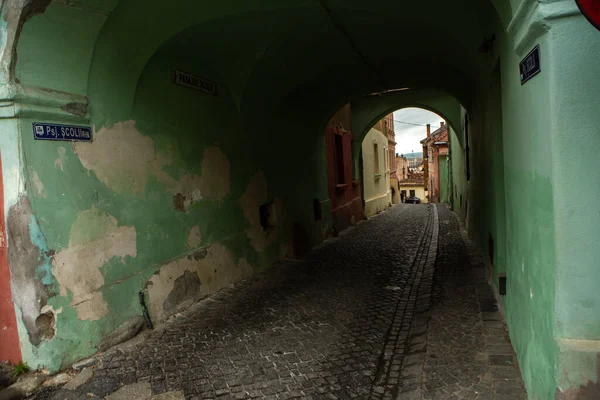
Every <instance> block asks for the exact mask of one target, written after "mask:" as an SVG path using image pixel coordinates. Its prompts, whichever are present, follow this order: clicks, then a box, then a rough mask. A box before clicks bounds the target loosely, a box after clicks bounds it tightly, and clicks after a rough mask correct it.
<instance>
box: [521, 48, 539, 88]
mask: <svg viewBox="0 0 600 400" xmlns="http://www.w3.org/2000/svg"><path fill="white" fill-rule="evenodd" d="M541 71H542V68H541V67H540V46H539V45H537V46H535V47H534V48H533V50H531V51H530V52H529V54H527V55H526V56H525V58H524V59H523V61H521V62H520V63H519V72H520V73H521V85H522V84H524V83H525V82H527V81H528V80H530V79H531V78H533V77H534V76H536V75H537V74H539V73H540V72H541Z"/></svg>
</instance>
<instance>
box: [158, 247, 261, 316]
mask: <svg viewBox="0 0 600 400" xmlns="http://www.w3.org/2000/svg"><path fill="white" fill-rule="evenodd" d="M198 253H200V252H198ZM196 254H197V253H194V254H190V255H188V256H186V257H183V258H180V259H178V260H176V261H173V262H170V263H168V264H166V265H164V266H163V267H162V268H161V269H160V271H158V272H157V273H156V274H155V275H154V276H152V277H151V278H150V280H149V281H148V285H147V287H148V295H149V300H150V312H151V314H152V318H156V319H159V320H160V319H164V318H165V317H167V316H168V315H166V313H165V310H164V308H163V307H164V304H165V300H166V299H167V297H168V296H169V294H170V293H171V292H172V291H173V289H174V287H175V281H176V280H177V279H178V278H179V277H181V276H183V275H184V274H185V273H186V271H189V272H191V273H196V274H197V275H198V279H199V280H200V283H201V286H200V291H199V293H197V296H196V297H197V298H195V299H185V300H187V301H190V303H193V302H194V301H197V300H199V299H201V298H203V297H206V296H208V295H211V294H213V293H215V292H217V291H219V290H221V289H223V288H224V287H226V286H227V285H229V284H231V283H233V282H237V281H239V280H241V279H243V278H245V277H247V276H250V275H251V274H252V267H251V266H250V264H249V263H248V262H247V261H246V260H245V259H243V258H242V259H240V260H239V262H238V263H237V264H236V263H235V262H234V261H233V258H232V256H231V253H230V252H229V250H227V248H226V247H225V246H223V245H221V244H214V245H212V246H210V247H209V248H208V249H207V250H206V251H205V252H204V254H202V255H201V256H198V257H196ZM190 305H191V304H190Z"/></svg>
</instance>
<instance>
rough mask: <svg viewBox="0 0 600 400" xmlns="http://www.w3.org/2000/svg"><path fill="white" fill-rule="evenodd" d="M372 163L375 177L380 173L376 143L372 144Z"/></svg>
mask: <svg viewBox="0 0 600 400" xmlns="http://www.w3.org/2000/svg"><path fill="white" fill-rule="evenodd" d="M373 161H374V163H375V175H379V174H380V173H381V172H380V171H379V145H378V144H377V143H373Z"/></svg>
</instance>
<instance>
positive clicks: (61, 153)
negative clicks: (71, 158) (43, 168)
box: [54, 146, 66, 172]
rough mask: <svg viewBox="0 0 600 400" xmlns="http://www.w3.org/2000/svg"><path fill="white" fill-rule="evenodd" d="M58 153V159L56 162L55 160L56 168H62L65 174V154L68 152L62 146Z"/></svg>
mask: <svg viewBox="0 0 600 400" xmlns="http://www.w3.org/2000/svg"><path fill="white" fill-rule="evenodd" d="M57 152H58V158H57V159H56V160H54V168H60V170H61V171H63V172H64V171H65V168H64V162H63V160H64V158H65V152H66V150H65V148H64V147H62V146H60V147H59V148H58V149H57Z"/></svg>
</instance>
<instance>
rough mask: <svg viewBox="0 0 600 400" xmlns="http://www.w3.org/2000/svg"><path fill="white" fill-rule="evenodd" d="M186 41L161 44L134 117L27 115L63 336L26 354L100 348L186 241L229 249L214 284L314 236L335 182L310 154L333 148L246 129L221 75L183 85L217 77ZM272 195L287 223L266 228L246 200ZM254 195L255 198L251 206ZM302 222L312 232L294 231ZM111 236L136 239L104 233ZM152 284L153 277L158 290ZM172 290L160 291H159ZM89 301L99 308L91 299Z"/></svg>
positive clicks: (35, 356) (57, 360)
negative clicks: (79, 125) (316, 205)
mask: <svg viewBox="0 0 600 400" xmlns="http://www.w3.org/2000/svg"><path fill="white" fill-rule="evenodd" d="M187 46H188V43H187V42H186V41H185V38H183V39H181V40H178V38H176V39H174V40H173V41H172V42H170V43H169V44H168V45H166V46H164V47H163V48H162V49H161V50H160V51H159V52H157V54H156V55H155V56H154V57H153V58H152V59H151V61H150V62H149V63H148V65H147V66H146V68H145V70H144V72H143V74H142V76H141V77H140V79H139V82H138V84H137V91H136V94H135V99H134V100H133V104H134V106H133V109H132V110H131V112H130V114H129V115H128V116H127V118H126V120H124V121H122V122H119V123H117V124H115V125H112V126H102V125H98V124H94V125H95V127H96V129H95V139H94V143H93V144H92V145H90V144H85V143H83V144H77V145H71V144H70V143H68V142H60V143H57V142H40V141H34V140H33V139H32V137H31V135H30V132H31V131H30V129H31V128H30V127H31V123H32V122H37V121H38V118H36V117H35V116H32V117H28V118H23V119H22V121H21V126H22V134H23V136H22V145H23V153H24V156H23V157H24V159H25V160H26V162H27V165H26V169H25V181H26V186H27V188H28V191H27V192H28V196H29V199H30V201H31V208H32V211H33V214H34V215H35V217H32V218H33V219H32V226H31V228H30V232H31V235H32V238H34V239H35V240H33V239H32V241H33V244H34V245H35V246H36V247H38V248H39V251H40V253H41V254H42V253H43V252H48V251H50V250H51V251H52V252H55V253H56V255H55V256H54V261H51V260H47V261H46V262H45V264H42V265H40V266H39V267H38V271H39V276H40V279H42V280H43V281H44V284H45V285H46V287H47V288H48V290H49V292H50V293H49V296H48V297H49V298H48V305H49V306H51V308H52V309H53V310H60V311H57V312H56V318H57V321H56V336H55V337H54V338H52V339H51V340H44V341H42V343H41V344H40V345H39V346H33V345H31V344H29V343H27V342H25V343H24V358H25V359H26V360H27V361H28V362H29V364H30V365H31V366H33V367H41V366H44V367H46V368H48V369H50V370H52V371H55V370H57V369H58V368H60V367H61V366H65V365H68V364H69V363H71V362H73V361H75V360H77V359H80V358H82V357H84V356H87V355H89V354H90V352H92V351H93V346H95V345H96V344H97V343H98V342H99V340H100V339H101V338H102V337H103V336H104V335H105V334H106V333H108V332H110V331H111V330H113V329H115V328H116V327H117V326H118V325H119V324H120V323H121V322H123V321H125V320H126V319H128V318H130V317H132V316H135V315H140V308H139V304H138V299H137V292H138V291H139V290H144V289H145V288H146V286H147V282H148V281H149V280H157V279H158V280H160V278H161V275H160V274H158V275H155V274H157V273H159V271H160V270H161V268H174V270H175V271H178V272H177V273H181V271H183V270H182V269H181V268H184V267H183V266H181V263H180V264H179V265H175V266H174V265H173V263H174V262H178V260H184V261H185V259H186V257H187V255H188V254H195V252H197V251H199V250H202V249H208V256H207V257H210V256H211V253H210V252H211V249H215V248H218V249H221V247H220V246H223V247H224V248H225V250H223V251H222V252H221V253H219V254H216V255H215V256H214V259H211V260H210V261H211V262H212V264H213V265H214V267H215V271H216V270H218V271H217V272H215V274H212V275H210V274H208V275H206V279H207V280H209V281H207V282H202V284H203V285H208V286H209V289H207V290H210V291H209V292H206V293H205V294H210V293H211V292H212V291H214V290H218V289H219V288H221V287H223V286H224V285H226V284H228V283H231V282H235V281H236V280H238V279H239V278H240V277H242V276H244V275H245V274H247V273H248V272H251V271H241V272H240V271H238V270H237V269H236V268H238V269H243V268H242V267H244V266H246V268H247V267H248V266H249V267H250V268H251V269H253V270H259V269H262V268H265V267H268V266H270V265H271V264H272V263H273V262H275V261H276V260H278V259H279V258H281V257H282V256H286V255H288V256H292V255H293V251H294V249H293V248H291V240H293V239H294V240H295V241H296V242H298V241H303V240H304V241H308V243H307V244H306V245H307V246H309V247H310V245H311V244H314V240H315V239H314V238H315V234H314V232H313V228H314V222H313V221H312V199H313V198H314V197H317V198H322V199H326V195H324V194H323V193H322V192H321V191H320V190H323V188H326V182H325V184H321V185H320V186H321V187H320V188H319V186H315V185H314V183H313V182H314V181H310V180H309V181H305V180H302V179H301V175H303V174H305V173H306V174H308V176H310V174H311V173H314V174H315V177H316V178H320V179H323V178H324V177H325V174H324V173H323V172H322V171H318V170H317V168H319V167H322V166H323V165H324V162H314V161H313V159H312V158H308V159H307V158H306V157H304V154H313V155H314V157H315V158H320V157H324V147H323V144H322V143H321V140H316V139H315V136H316V135H315V136H310V135H309V136H306V135H305V136H304V138H302V137H299V138H296V139H295V140H294V141H293V142H294V146H295V148H296V149H297V150H298V152H297V153H294V154H290V153H289V152H285V151H274V150H273V149H277V148H280V149H285V148H288V147H289V145H290V144H291V142H292V137H275V136H272V135H270V132H271V131H269V130H268V129H265V131H264V133H263V134H262V135H251V134H250V133H249V132H247V131H246V129H245V128H244V126H243V125H242V123H241V121H240V119H239V117H238V112H237V110H236V105H235V102H234V100H233V98H232V96H231V94H230V93H229V92H228V90H227V88H226V87H225V86H224V85H221V86H220V87H219V96H218V97H213V96H209V95H206V94H203V93H200V92H197V91H194V90H192V89H189V88H185V87H181V86H177V85H174V84H173V83H172V82H171V69H172V68H175V67H176V68H178V69H181V70H183V71H187V72H190V73H193V74H195V75H197V76H201V77H205V78H207V79H211V80H215V81H220V79H219V76H218V75H217V74H216V73H215V72H214V71H213V70H211V69H210V68H209V67H207V62H206V60H204V59H203V58H202V57H200V56H199V55H189V52H188V51H187V49H188V47H187ZM44 120H45V121H47V118H45V119H44ZM92 120H95V117H94V113H93V112H92ZM56 122H62V121H60V120H58V121H56ZM265 128H268V127H265ZM299 139H304V140H299ZM290 163H291V165H296V164H297V165H305V168H303V169H302V171H298V170H295V171H294V172H293V173H290V171H289V170H288V169H287V168H278V166H284V165H289V164H290ZM262 176H264V182H262V183H264V184H261V182H260V179H258V181H259V182H258V184H257V185H254V186H253V185H252V182H256V177H262ZM291 188H293V189H294V190H291ZM325 190H326V189H325ZM178 193H181V194H182V195H183V196H185V198H186V199H185V200H186V201H187V202H188V203H190V202H191V204H185V205H184V207H185V210H184V211H182V210H181V208H180V206H178V205H177V204H176V200H175V197H176V196H177V194H178ZM245 196H247V197H245ZM244 199H246V200H247V201H245V200H244ZM273 199H278V200H279V202H280V204H281V206H280V207H281V211H280V213H279V215H278V218H279V221H278V228H277V230H276V231H275V232H274V233H273V234H268V235H267V234H265V233H264V232H263V231H262V228H261V227H260V226H258V227H257V226H256V225H255V224H253V220H252V218H249V216H248V215H247V214H246V213H251V214H252V215H253V216H258V206H260V204H262V203H264V202H267V201H269V200H273ZM246 203H248V204H250V207H251V209H250V210H246V209H244V207H245V204H246ZM324 217H325V219H326V220H327V217H328V214H327V213H324ZM326 222H327V221H325V223H326ZM322 223H323V222H322ZM294 224H296V225H294ZM292 226H296V228H294V229H292ZM298 226H299V227H300V231H299V230H298V228H297V227H298ZM302 231H304V236H303V235H302ZM128 232H129V233H128ZM131 232H134V233H133V236H132V234H130V233H131ZM196 232H197V234H196V235H194V234H193V233H196ZM292 232H295V234H296V235H298V232H300V236H301V237H296V238H292V237H291V236H292ZM113 235H114V236H117V237H119V239H120V241H122V242H123V243H125V244H128V245H129V246H130V247H127V248H125V245H124V244H123V243H121V244H116V243H112V242H110V243H107V242H106V240H107V238H108V237H109V236H110V237H113ZM128 240H130V241H131V243H129V242H128ZM254 242H256V243H254ZM217 246H219V247H217ZM98 254H102V257H103V258H102V259H101V260H97V259H96V256H97V255H98ZM227 257H230V258H231V260H230V261H231V262H230V263H228V259H227ZM62 260H66V261H68V262H71V263H73V264H74V265H75V268H77V269H81V270H82V271H79V272H77V271H75V272H74V273H75V274H76V275H77V276H80V277H81V278H83V279H82V281H81V282H79V283H77V282H71V281H69V280H68V279H67V277H66V276H64V274H61V272H60V271H59V270H60V268H61V265H59V264H60V261H62ZM178 268H179V269H178ZM84 271H85V272H84ZM169 271H171V269H169ZM198 273H199V275H202V273H204V272H203V271H200V270H199V272H198ZM219 274H222V275H223V277H222V278H220V277H219V276H220V275H219ZM213 275H214V276H213ZM86 276H97V279H96V280H95V281H94V280H93V279H86V278H85V277H86ZM157 276H158V278H157ZM61 278H62V279H61ZM94 279H95V278H94ZM98 280H100V281H101V282H98ZM201 280H202V276H201ZM215 281H216V283H215ZM154 284H155V287H156V285H157V282H154ZM161 284H162V283H161ZM170 284H171V285H172V282H171V283H170ZM81 285H84V286H83V287H81ZM165 285H167V286H166V287H167V289H168V284H165ZM213 289H214V290H213ZM90 290H91V291H92V292H93V293H98V294H97V295H94V296H93V297H92V298H91V299H90V298H88V296H86V295H85V294H82V293H80V292H85V291H88V292H89V291H90ZM153 290H154V289H153V288H152V287H149V288H148V297H149V302H150V303H153V301H154V299H153V293H154V292H153ZM164 294H165V293H158V294H157V295H156V296H158V297H159V299H161V300H162V299H163V297H161V296H162V295H164ZM166 294H168V292H167V293H166ZM98 297H99V298H101V299H102V301H99V300H98ZM88 303H89V305H90V306H91V307H93V308H95V309H96V312H92V313H90V312H89V311H88V310H85V307H84V305H85V304H88ZM104 308H106V310H107V311H106V312H102V310H103V309H104ZM150 308H151V311H155V310H158V309H156V308H155V307H153V305H152V304H151V306H150ZM97 310H100V311H97ZM153 317H154V318H157V319H159V318H161V317H162V315H160V314H159V315H156V314H154V315H153ZM24 335H25V336H26V333H24Z"/></svg>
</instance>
